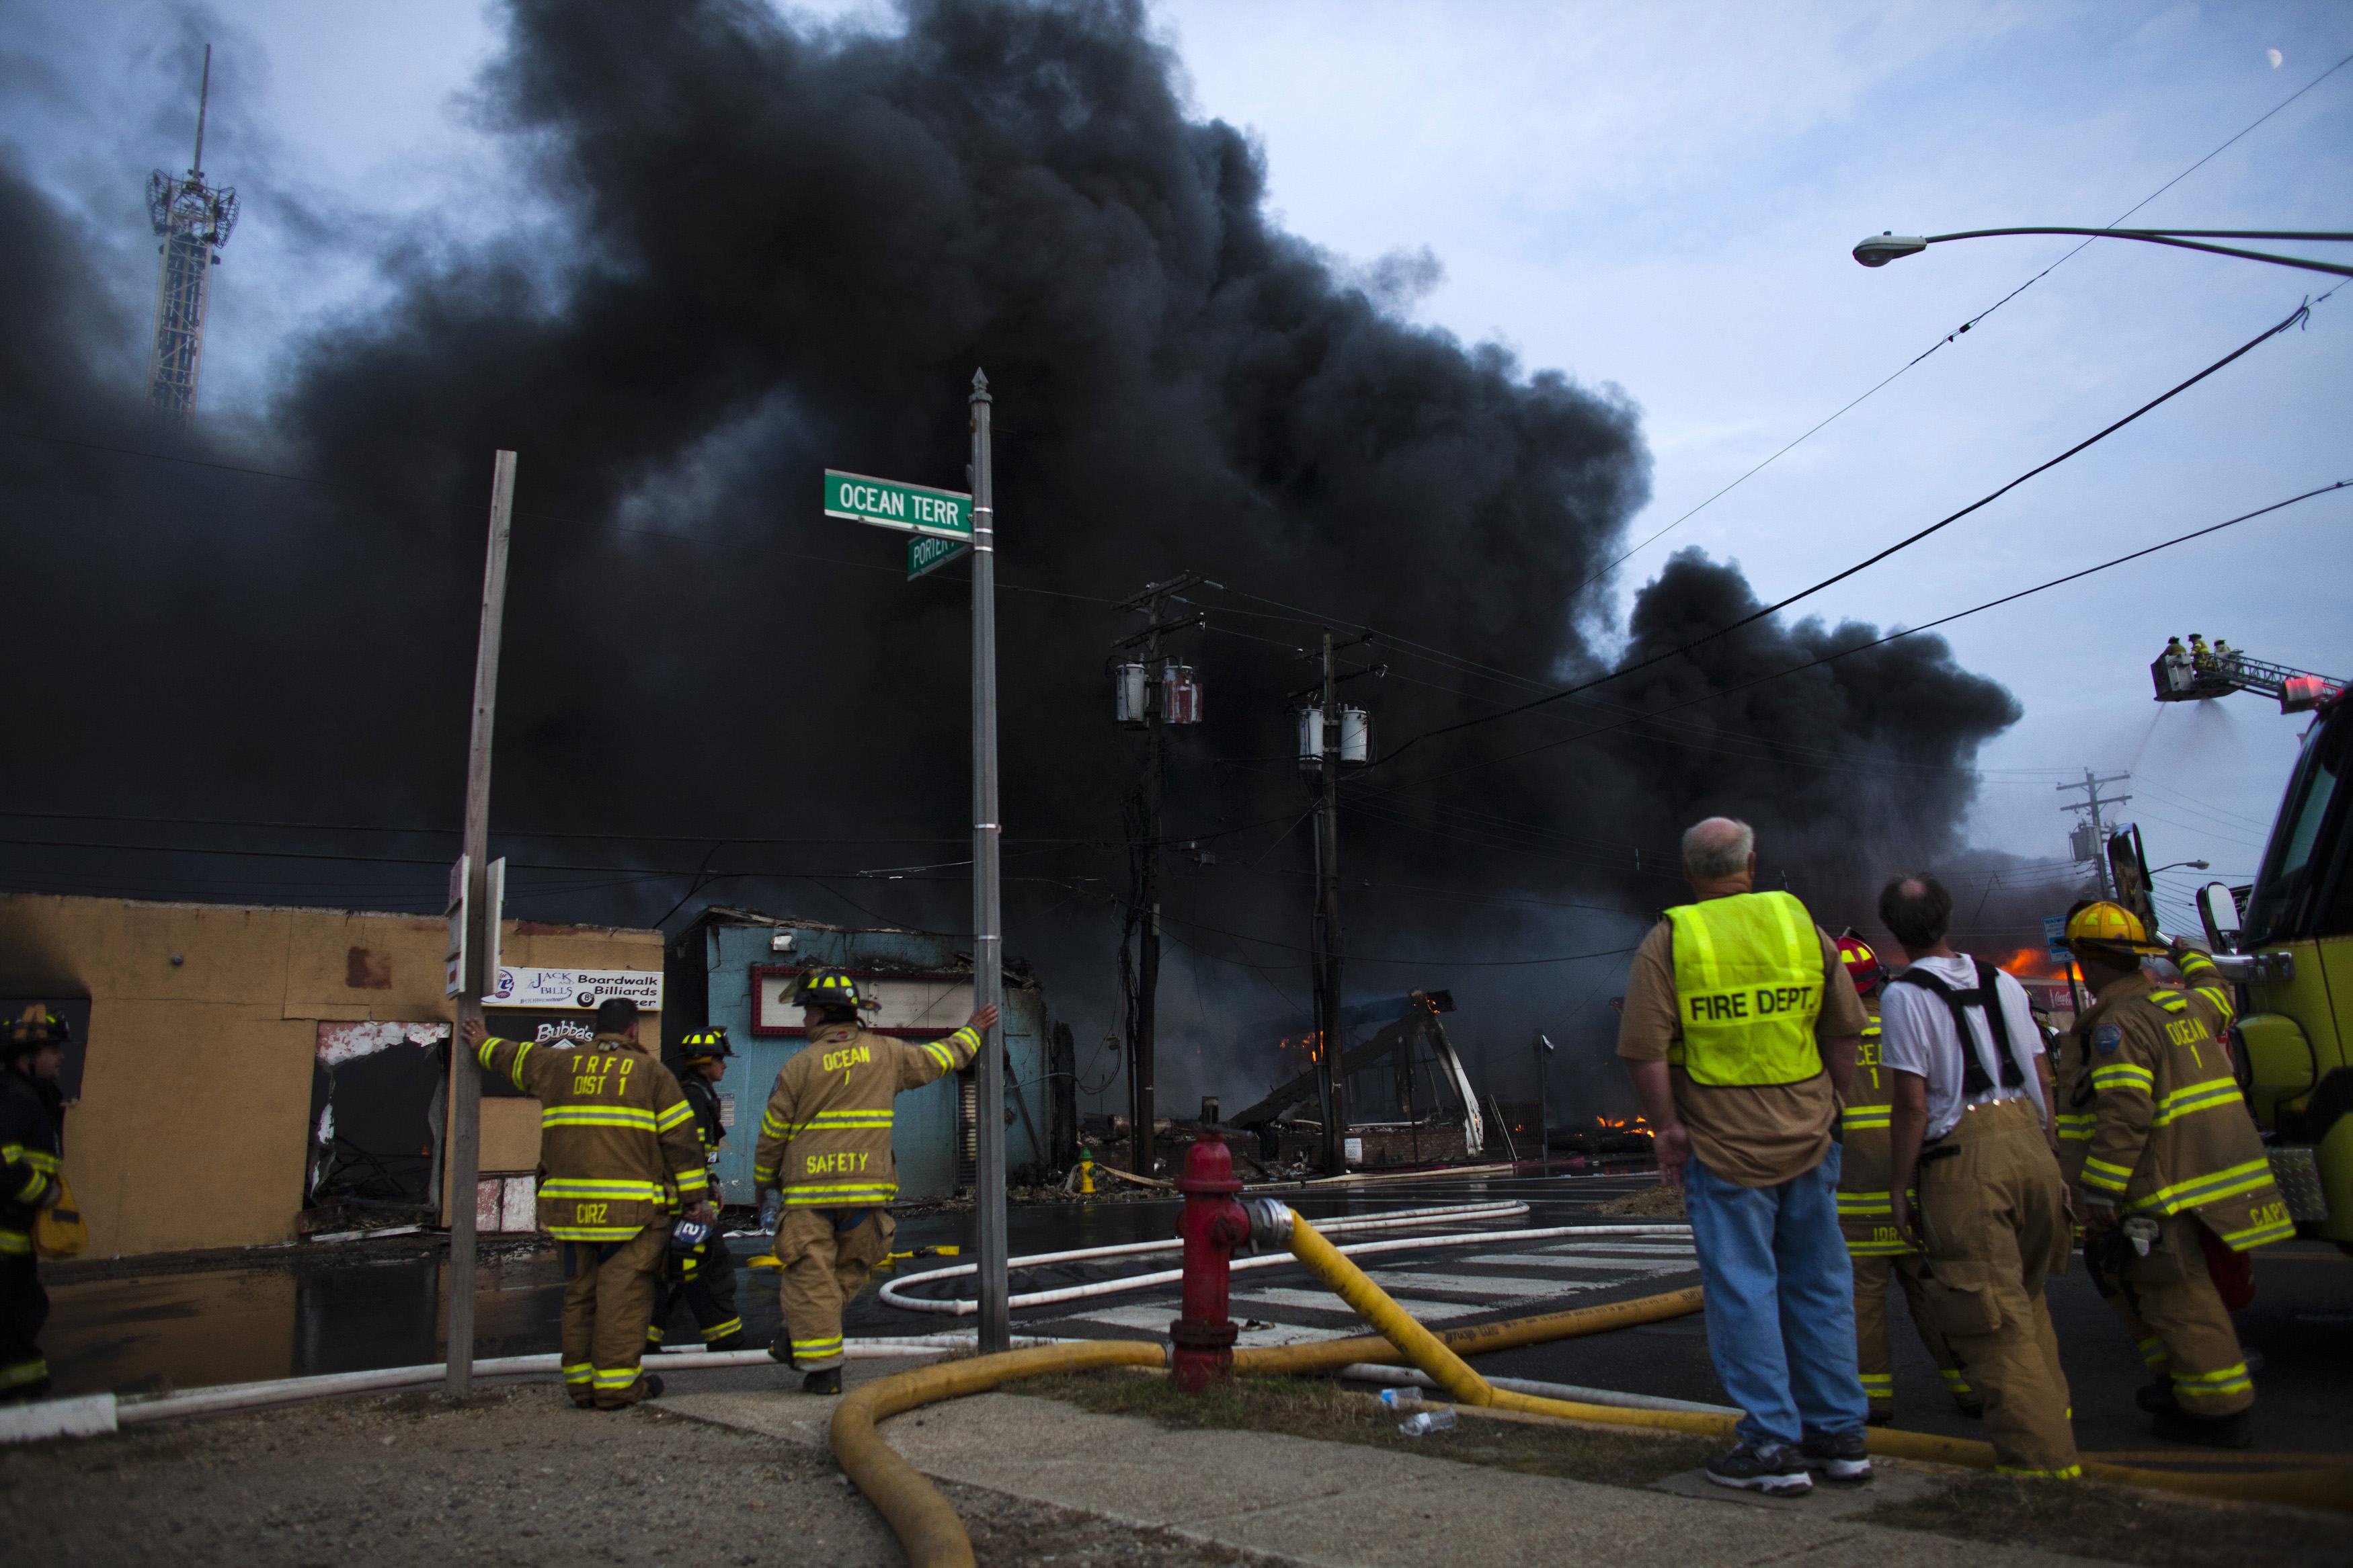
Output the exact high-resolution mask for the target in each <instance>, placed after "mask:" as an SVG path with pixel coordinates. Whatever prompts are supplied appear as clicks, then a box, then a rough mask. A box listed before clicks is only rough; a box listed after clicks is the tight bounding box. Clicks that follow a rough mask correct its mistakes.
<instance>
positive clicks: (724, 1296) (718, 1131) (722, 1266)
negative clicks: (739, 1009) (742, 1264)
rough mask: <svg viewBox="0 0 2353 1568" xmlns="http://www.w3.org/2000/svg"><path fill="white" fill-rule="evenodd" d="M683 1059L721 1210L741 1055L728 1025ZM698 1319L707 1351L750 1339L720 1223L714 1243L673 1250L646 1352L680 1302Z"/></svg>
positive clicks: (701, 1034) (709, 1033) (682, 1084)
mask: <svg viewBox="0 0 2353 1568" xmlns="http://www.w3.org/2000/svg"><path fill="white" fill-rule="evenodd" d="M678 1051H679V1060H680V1063H681V1066H682V1067H683V1068H685V1069H686V1070H685V1071H684V1072H683V1073H681V1075H680V1077H679V1080H678V1087H679V1089H680V1090H681V1092H683V1093H684V1094H685V1096H686V1102H687V1104H689V1105H691V1106H692V1107H693V1108H694V1127H695V1131H696V1132H697V1133H699V1134H700V1135H701V1136H702V1164H703V1169H704V1170H705V1171H707V1172H709V1173H711V1178H712V1182H711V1201H712V1207H713V1208H714V1209H715V1208H717V1206H718V1205H719V1178H718V1164H719V1148H720V1145H721V1144H723V1143H724V1142H726V1141H727V1131H726V1127H725V1125H724V1123H723V1121H721V1118H720V1114H719V1080H720V1079H723V1078H724V1077H725V1076H726V1074H727V1058H729V1057H731V1056H733V1055H734V1054H735V1053H734V1052H733V1050H732V1049H730V1048H729V1047H728V1044H727V1026H726V1025H724V1024H714V1025H712V1026H710V1027H709V1028H707V1029H697V1030H695V1031H694V1032H692V1033H691V1034H690V1035H688V1036H687V1037H686V1038H684V1039H683V1040H681V1041H680V1042H679V1047H678ZM681 1301H683V1302H684V1303H685V1304H686V1310H687V1311H688V1312H689V1313H691V1314H692V1316H693V1318H694V1326H695V1329H696V1331H698V1332H699V1333H701V1335H702V1343H703V1347H704V1348H705V1349H707V1350H714V1351H732V1350H733V1349H735V1348H736V1346H737V1345H739V1344H740V1343H742V1342H743V1339H744V1320H743V1319H742V1318H740V1317H738V1316H737V1315H736V1313H735V1259H734V1257H733V1254H731V1253H729V1251H728V1250H727V1241H726V1238H725V1237H722V1236H721V1235H720V1234H719V1227H718V1226H717V1224H716V1223H715V1222H714V1223H713V1224H712V1227H711V1235H710V1237H709V1238H708V1239H707V1240H705V1241H703V1242H702V1244H701V1245H700V1246H698V1247H692V1248H690V1249H689V1250H687V1251H686V1252H684V1253H680V1252H678V1251H677V1249H676V1248H675V1247H673V1248H672V1249H671V1257H670V1268H668V1270H666V1271H665V1272H664V1273H663V1275H662V1279H661V1283H660V1285H659V1286H658V1287H657V1288H656V1289H655V1292H654V1315H653V1320H652V1321H650V1322H649V1323H648V1324H647V1325H646V1348H647V1349H648V1350H649V1351H658V1350H659V1349H661V1348H662V1340H663V1336H664V1334H665V1333H666V1332H667V1331H668V1329H669V1327H670V1318H671V1316H672V1315H673V1313H674V1311H675V1310H676V1309H677V1307H678V1305H679V1303H680V1302H681Z"/></svg>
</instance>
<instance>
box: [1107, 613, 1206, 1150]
mask: <svg viewBox="0 0 2353 1568" xmlns="http://www.w3.org/2000/svg"><path fill="white" fill-rule="evenodd" d="M1200 581H1201V574H1199V573H1198V572H1187V573H1186V574H1183V575H1182V576H1177V577H1171V578H1169V579H1168V580H1167V581H1166V582H1165V583H1155V584H1151V585H1150V586H1148V587H1146V588H1145V590H1144V592H1143V593H1141V594H1138V595H1136V596H1135V597H1134V598H1133V599H1130V600H1128V601H1127V603H1125V604H1124V605H1121V606H1120V608H1121V609H1123V610H1142V611H1143V612H1144V613H1145V618H1146V622H1147V624H1146V625H1145V627H1144V629H1143V630H1142V631H1139V632H1135V633H1133V634H1131V635H1129V636H1128V637H1123V638H1122V639H1120V642H1119V644H1118V646H1119V647H1134V646H1135V645H1136V644H1138V643H1142V644H1144V645H1145V656H1144V657H1145V666H1144V713H1145V719H1144V841H1143V843H1142V844H1141V845H1140V846H1138V853H1139V856H1140V858H1139V860H1138V862H1137V873H1136V900H1135V901H1136V905H1137V916H1138V920H1139V923H1140V924H1141V927H1142V931H1143V942H1142V944H1141V951H1140V952H1139V953H1138V955H1137V959H1136V985H1135V1027H1134V1031H1133V1033H1132V1036H1131V1037H1130V1039H1129V1040H1128V1068H1127V1099H1128V1121H1129V1125H1130V1126H1131V1127H1132V1129H1133V1130H1134V1131H1133V1135H1132V1138H1131V1141H1130V1143H1129V1148H1130V1151H1131V1160H1132V1163H1134V1166H1135V1173H1136V1174H1137V1175H1140V1176H1148V1175H1150V1174H1152V1166H1153V1162H1154V1159H1155V1148H1154V1142H1155V1140H1154V1137H1153V1122H1154V1121H1156V1120H1157V1119H1158V1116H1159V1112H1158V1109H1157V1107H1156V1106H1155V1103H1154V1079H1155V1067H1156V1063H1157V1060H1158V1056H1159V1045H1158V1023H1157V1020H1156V1017H1155V995H1156V994H1157V993H1158V991H1159V989H1160V838H1161V832H1160V795H1161V788H1162V778H1161V775H1162V773H1163V772H1164V771H1165V767H1164V764H1165V762H1166V744H1167V742H1166V736H1165V735H1164V734H1163V733H1162V726H1163V725H1164V724H1166V722H1167V721H1168V717H1169V716H1168V694H1167V691H1166V682H1165V680H1164V679H1163V675H1164V671H1165V668H1166V648H1165V647H1164V645H1163V640H1162V639H1163V638H1165V637H1166V636H1167V635H1168V634H1169V633H1171V632H1181V631H1188V630H1191V629H1192V628H1194V627H1196V626H1199V625H1200V624H1201V617H1200V616H1194V617H1192V618H1191V619H1189V620H1182V621H1164V620H1162V619H1161V612H1162V611H1163V610H1164V609H1165V608H1166V605H1167V602H1168V599H1169V597H1170V596H1171V595H1176V594H1181V593H1183V592H1184V591H1185V590H1186V589H1187V588H1190V587H1193V586H1194V585H1196V584H1198V583H1199V582H1200Z"/></svg>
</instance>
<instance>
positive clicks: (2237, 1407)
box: [2088, 1214, 2255, 1419]
mask: <svg viewBox="0 0 2353 1568" xmlns="http://www.w3.org/2000/svg"><path fill="white" fill-rule="evenodd" d="M2201 1228H2202V1226H2201V1222H2200V1220H2199V1218H2198V1216H2197V1215H2187V1214H2181V1215H2171V1216H2170V1217H2168V1218H2166V1219H2163V1220H2160V1221H2158V1236H2157V1240H2156V1241H2155V1242H2154V1243H2153V1244H2152V1245H2151V1246H2150V1247H2149V1249H2148V1256H2147V1258H2143V1257H2140V1256H2139V1255H2138V1254H2137V1253H2135V1252H2134V1251H2133V1250H2132V1244H2131V1243H2130V1242H2129V1241H2126V1240H2125V1239H2124V1238H2123V1237H2122V1236H2121V1235H2120V1234H2118V1233H2116V1232H2113V1231H2112V1232H2110V1233H2109V1234H2108V1235H2107V1236H2105V1237H2101V1238H2100V1240H2099V1241H2098V1242H2095V1243H2094V1245H2093V1247H2092V1250H2091V1252H2090V1253H2089V1255H2088V1257H2089V1260H2090V1262H2091V1267H2092V1283H2093V1284H2094V1285H2096V1286H2098V1287H2099V1289H2100V1294H2101V1295H2103V1296H2105V1297H2106V1298H2107V1299H2108V1305H2109V1306H2110V1307H2112V1308H2114V1309H2115V1310H2116V1316H2117V1317H2118V1318H2120V1319H2122V1320H2123V1321H2124V1325H2125V1329H2126V1332H2128V1333H2130V1334H2131V1335H2132V1337H2133V1341H2134V1342H2135V1343H2136V1344H2137V1345H2138V1346H2139V1348H2140V1353H2141V1359H2142V1360H2143V1361H2146V1362H2147V1363H2148V1365H2149V1369H2150V1370H2151V1371H2153V1372H2155V1373H2157V1375H2158V1377H2159V1378H2169V1379H2171V1380H2172V1383H2173V1397H2174V1399H2175V1401H2176V1402H2177V1403H2179V1405H2180V1406H2181V1408H2182V1409H2183V1410H2184V1411H2186V1412H2187V1413H2188V1414H2189V1415H2203V1416H2206V1417H2208V1418H2209V1419H2212V1418H2214V1417H2218V1416H2223V1415H2236V1414H2238V1413H2239V1412H2240V1411H2242V1410H2245V1409H2247V1408H2249V1407H2251V1406H2252V1405H2253V1404H2254V1403H2255V1384H2254V1381H2253V1379H2252V1378H2250V1377H2249V1376H2248V1375H2247V1356H2246V1352H2244V1351H2242V1350H2241V1349H2240V1348H2239V1334H2238V1331H2237V1330H2236V1329H2234V1328H2232V1326H2231V1314H2230V1311H2229V1310H2227V1309H2226V1308H2224V1306H2223V1305H2222V1295H2221V1291H2219V1290H2217V1289H2215V1288H2214V1276H2213V1272H2212V1270H2211V1269H2209V1268H2207V1267H2206V1254H2205V1248H2204V1247H2203V1245H2202V1244H2201V1243H2200V1240H2199V1237H2198V1233H2199V1231H2200V1229H2201Z"/></svg>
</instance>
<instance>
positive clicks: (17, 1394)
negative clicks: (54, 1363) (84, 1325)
mask: <svg viewBox="0 0 2353 1568" xmlns="http://www.w3.org/2000/svg"><path fill="white" fill-rule="evenodd" d="M47 1321H49V1293H48V1292H47V1290H44V1289H41V1266H40V1264H39V1263H38V1262H37V1261H36V1260H35V1259H34V1257H33V1255H32V1254H31V1253H30V1252H6V1253H0V1400H9V1399H29V1398H31V1397H32V1396H33V1395H35V1394H41V1393H44V1392H46V1391H47V1388H48V1386H49V1363H48V1361H47V1358H45V1357H44V1356H43V1355H42V1354H41V1346H40V1338H41V1327H42V1325H43V1324H45V1323H47Z"/></svg>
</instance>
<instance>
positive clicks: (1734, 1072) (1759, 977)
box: [1667, 893, 1822, 1084]
mask: <svg viewBox="0 0 2353 1568" xmlns="http://www.w3.org/2000/svg"><path fill="white" fill-rule="evenodd" d="M1667 920H1668V921H1670V922H1671V923H1672V926H1673V929H1674V946H1675V1013H1676V1016H1677V1019H1678V1021H1679V1022H1680V1023H1681V1024H1682V1026H1683V1042H1682V1043H1681V1044H1680V1045H1678V1046H1676V1047H1672V1048H1671V1049H1670V1050H1669V1052H1668V1053H1667V1059H1668V1060H1669V1061H1670V1062H1672V1063H1673V1064H1674V1065H1675V1066H1677V1067H1680V1068H1683V1070H1684V1071H1685V1072H1687V1073H1689V1074H1691V1076H1692V1077H1693V1079H1695V1080H1696V1081H1698V1082H1700V1083H1706V1084H1767V1083H1796V1082H1799V1080H1801V1079H1810V1078H1812V1077H1813V1076H1814V1075H1815V1074H1817V1073H1819V1072H1820V1071H1821V1070H1822V1058H1821V1053H1820V1051H1819V1050H1818V1049H1817V1048H1816V1047H1815V1045H1814V1020H1815V1018H1817V1017H1818V1016H1820V1014H1821V1010H1822V946H1821V939H1820V937H1819V936H1818V935H1816V934H1815V931H1814V918H1813V916H1811V915H1810V914H1808V913H1807V912H1806V906H1805V905H1803V904H1801V903H1799V901H1798V900H1797V898H1796V897H1795V896H1794V895H1792V894H1789V893H1736V894H1734V895H1733V896H1732V897H1730V898H1725V899H1709V900H1706V901H1704V902H1703V903H1696V904H1683V905H1679V906H1678V907H1676V908H1674V909H1672V910H1668V911H1667Z"/></svg>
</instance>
